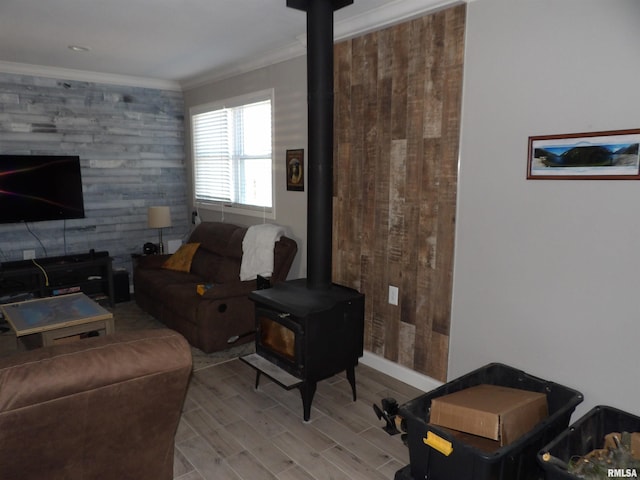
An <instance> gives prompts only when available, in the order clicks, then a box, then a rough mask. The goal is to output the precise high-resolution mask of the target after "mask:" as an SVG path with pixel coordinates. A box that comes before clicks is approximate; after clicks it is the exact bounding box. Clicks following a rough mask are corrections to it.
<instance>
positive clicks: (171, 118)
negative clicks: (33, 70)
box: [0, 73, 189, 270]
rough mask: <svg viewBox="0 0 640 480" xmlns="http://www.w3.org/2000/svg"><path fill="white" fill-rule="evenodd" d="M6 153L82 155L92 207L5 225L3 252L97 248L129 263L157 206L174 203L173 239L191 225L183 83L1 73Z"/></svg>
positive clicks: (167, 233) (149, 237) (1, 134)
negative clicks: (145, 84) (154, 85)
mask: <svg viewBox="0 0 640 480" xmlns="http://www.w3.org/2000/svg"><path fill="white" fill-rule="evenodd" d="M0 153H2V154H22V155H29V154H51V155H56V154H62V155H79V156H80V163H81V168H82V183H83V190H84V202H85V215H86V218H84V219H77V220H66V221H62V220H57V221H49V222H36V223H30V224H28V225H26V226H25V225H24V224H8V225H0V261H7V260H22V252H23V250H25V249H33V250H36V255H37V257H42V256H44V255H45V249H46V254H47V255H49V256H54V255H64V254H75V253H87V252H89V250H90V249H92V248H93V249H95V250H96V251H99V250H108V251H109V253H110V254H111V255H112V256H113V257H114V267H115V268H126V269H128V270H130V269H131V257H130V254H131V253H134V252H135V253H141V252H142V245H143V244H144V243H145V242H154V243H157V241H158V232H157V231H156V230H155V229H149V228H147V207H148V206H150V205H169V206H171V216H172V222H173V227H172V228H167V229H164V231H163V234H164V235H163V236H164V239H165V243H166V241H167V240H168V239H172V238H173V239H180V238H182V237H183V236H184V235H185V234H186V233H187V232H188V230H189V215H188V203H189V202H188V201H187V180H186V165H185V154H184V106H183V96H182V93H181V92H173V91H164V90H156V89H149V88H139V87H127V86H117V85H106V84H97V83H90V82H78V81H68V80H61V79H52V78H41V77H32V76H26V75H14V74H3V73H0ZM0 208H2V203H1V199H0ZM26 227H29V229H30V230H31V231H32V232H33V235H32V234H31V233H30V232H29V231H28V229H27V228H26ZM36 236H37V238H36Z"/></svg>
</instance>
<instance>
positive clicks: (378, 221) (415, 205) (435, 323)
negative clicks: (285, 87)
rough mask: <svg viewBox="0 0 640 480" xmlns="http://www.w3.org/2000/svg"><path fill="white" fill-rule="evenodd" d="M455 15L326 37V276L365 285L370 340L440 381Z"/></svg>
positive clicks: (447, 288)
mask: <svg viewBox="0 0 640 480" xmlns="http://www.w3.org/2000/svg"><path fill="white" fill-rule="evenodd" d="M464 26H465V6H464V5H460V6H457V7H453V8H449V9H446V10H442V11H439V12H436V13H433V14H430V15H427V16H424V17H422V18H418V19H415V20H412V21H408V22H405V23H403V24H400V25H396V26H393V27H390V28H387V29H384V30H381V31H378V32H373V33H370V34H367V35H364V36H361V37H358V38H355V39H351V40H348V41H344V42H341V43H339V44H337V45H336V48H335V139H336V140H335V156H334V159H335V160H334V162H335V163H334V172H335V175H334V177H335V179H334V195H335V198H334V209H335V211H334V239H335V240H334V255H333V262H334V265H333V272H334V281H336V282H338V283H341V284H345V285H349V286H351V287H353V288H357V289H359V290H360V291H361V292H363V293H364V294H365V295H366V305H365V308H366V318H365V347H366V348H367V349H368V350H370V351H372V352H373V353H375V354H378V355H381V356H384V357H385V358H387V359H389V360H392V361H395V362H398V363H400V364H402V365H405V366H407V367H409V368H412V369H414V370H416V371H419V372H422V373H424V374H426V375H429V376H431V377H433V378H436V379H439V380H443V381H444V380H446V373H447V358H448V346H449V324H450V311H451V289H452V273H453V253H454V252H453V249H454V232H455V210H456V188H457V165H458V145H459V137H460V110H461V94H462V66H463V55H464ZM389 285H395V286H398V287H399V291H400V301H399V305H398V306H393V305H389V304H388V301H387V300H388V286H389Z"/></svg>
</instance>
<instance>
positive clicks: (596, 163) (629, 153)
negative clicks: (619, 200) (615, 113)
mask: <svg viewBox="0 0 640 480" xmlns="http://www.w3.org/2000/svg"><path fill="white" fill-rule="evenodd" d="M639 145H640V129H633V130H612V131H604V132H590V133H571V134H565V135H541V136H532V137H529V153H528V161H527V179H530V180H540V179H543V180H639V179H640V156H639V153H638V150H639V148H638V147H639Z"/></svg>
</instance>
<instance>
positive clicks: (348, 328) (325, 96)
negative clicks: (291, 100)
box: [242, 0, 364, 421]
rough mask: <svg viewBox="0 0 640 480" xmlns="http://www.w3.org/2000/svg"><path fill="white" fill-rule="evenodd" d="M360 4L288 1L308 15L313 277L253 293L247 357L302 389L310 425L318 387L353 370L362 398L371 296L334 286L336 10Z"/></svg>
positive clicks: (337, 0) (259, 370) (309, 227)
mask: <svg viewBox="0 0 640 480" xmlns="http://www.w3.org/2000/svg"><path fill="white" fill-rule="evenodd" d="M351 3H353V0H287V6H288V7H292V8H296V9H298V10H303V11H306V12H307V89H308V108H309V112H308V119H309V126H308V137H309V156H308V159H309V160H308V161H309V166H308V172H309V198H308V207H307V246H308V249H307V274H308V278H306V279H299V280H292V281H287V282H281V283H278V284H275V285H274V286H273V287H271V288H268V289H265V290H256V291H254V292H252V293H251V294H250V295H249V298H251V299H252V300H253V301H254V302H255V303H256V353H255V354H252V355H248V356H246V357H243V358H242V360H243V361H245V362H247V363H248V364H250V365H251V366H253V367H254V368H255V369H256V370H257V374H256V388H257V387H258V384H259V381H260V375H261V374H263V373H264V374H266V375H268V376H269V377H270V378H272V379H273V380H274V381H276V382H277V383H279V384H280V385H282V386H283V387H285V388H289V389H291V388H299V389H300V393H301V395H302V405H303V409H304V419H305V421H307V420H309V417H310V413H311V402H312V400H313V395H314V393H315V390H316V385H317V382H319V381H320V380H324V379H326V378H328V377H331V376H333V375H335V374H337V373H340V372H342V371H346V373H347V379H348V380H349V383H350V384H351V390H352V392H353V399H354V401H355V399H356V382H355V367H356V365H357V364H358V359H359V358H360V357H361V356H362V353H363V339H364V295H362V294H360V293H358V292H357V291H356V290H353V289H351V288H348V287H344V286H341V285H336V284H334V283H332V281H331V261H332V260H331V251H332V236H333V234H332V224H333V12H334V11H335V10H338V9H340V8H342V7H344V6H347V5H350V4H351Z"/></svg>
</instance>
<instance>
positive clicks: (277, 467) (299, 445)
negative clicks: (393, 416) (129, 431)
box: [174, 359, 423, 480]
mask: <svg viewBox="0 0 640 480" xmlns="http://www.w3.org/2000/svg"><path fill="white" fill-rule="evenodd" d="M356 381H357V396H358V399H357V401H355V402H354V401H353V400H352V397H351V387H350V386H349V383H348V382H347V380H346V375H345V374H341V375H340V376H335V377H332V378H330V379H327V380H324V381H322V382H319V383H318V389H317V391H316V394H315V397H314V400H313V404H312V409H311V419H310V421H309V422H306V423H305V422H304V421H303V419H302V401H301V399H300V393H299V391H298V390H297V389H294V390H290V391H287V390H284V389H283V388H281V387H280V386H278V385H277V384H275V383H273V382H271V381H269V379H268V378H266V377H264V376H262V377H261V379H260V386H259V388H258V390H255V389H254V383H255V371H254V370H253V369H252V368H251V367H249V366H247V365H246V364H244V363H243V362H241V361H240V360H237V359H235V360H230V361H228V362H225V363H222V364H218V365H214V366H211V367H208V368H203V369H200V370H197V371H196V372H194V374H193V377H192V379H191V382H190V386H189V391H188V394H187V400H186V402H185V405H184V412H183V415H182V419H181V422H180V426H179V428H178V433H177V436H176V450H175V465H174V479H175V480H178V479H179V480H217V479H220V480H223V479H224V480H275V479H277V480H342V479H344V480H347V479H348V480H378V479H393V478H394V475H395V472H396V471H397V470H398V469H400V468H402V467H403V466H405V465H406V464H408V463H409V451H408V449H407V447H406V446H404V445H403V443H402V441H401V439H400V435H395V436H389V435H387V433H385V432H384V430H382V426H383V425H384V422H383V421H381V420H378V418H377V417H376V415H375V413H374V411H373V408H372V404H373V403H377V404H380V400H381V399H382V398H383V397H394V398H396V399H397V400H398V402H399V403H400V404H402V403H404V402H406V401H408V400H411V399H413V398H415V397H417V396H419V395H421V394H422V393H423V392H421V391H420V390H417V389H415V388H413V387H411V386H408V385H406V384H404V383H402V382H399V381H398V380H396V379H394V378H391V377H389V376H387V375H384V374H382V373H380V372H378V371H376V370H374V369H372V368H370V367H367V366H365V365H359V366H358V367H356Z"/></svg>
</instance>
